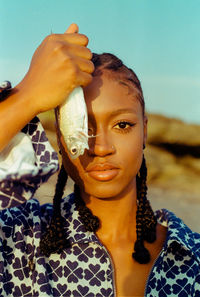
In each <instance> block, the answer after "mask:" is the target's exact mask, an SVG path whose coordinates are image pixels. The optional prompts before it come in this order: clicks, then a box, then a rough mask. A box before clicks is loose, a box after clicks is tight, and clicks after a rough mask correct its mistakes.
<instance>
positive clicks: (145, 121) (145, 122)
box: [143, 115, 148, 148]
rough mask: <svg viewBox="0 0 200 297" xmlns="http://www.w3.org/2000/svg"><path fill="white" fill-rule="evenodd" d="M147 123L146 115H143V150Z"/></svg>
mask: <svg viewBox="0 0 200 297" xmlns="http://www.w3.org/2000/svg"><path fill="white" fill-rule="evenodd" d="M147 123H148V118H147V116H146V115H144V120H143V126H144V136H143V147H144V148H145V146H146V142H147Z"/></svg>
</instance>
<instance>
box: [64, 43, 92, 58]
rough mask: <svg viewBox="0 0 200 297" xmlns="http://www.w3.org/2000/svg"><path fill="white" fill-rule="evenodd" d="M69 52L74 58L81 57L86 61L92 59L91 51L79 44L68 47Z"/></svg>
mask: <svg viewBox="0 0 200 297" xmlns="http://www.w3.org/2000/svg"><path fill="white" fill-rule="evenodd" d="M67 50H68V52H70V53H71V54H72V55H74V56H77V57H81V58H83V59H86V60H91V59H92V53H91V51H90V50H89V49H88V48H87V47H85V46H80V45H77V44H70V46H68V49H67Z"/></svg>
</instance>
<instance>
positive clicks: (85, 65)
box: [76, 57, 94, 73]
mask: <svg viewBox="0 0 200 297" xmlns="http://www.w3.org/2000/svg"><path fill="white" fill-rule="evenodd" d="M76 64H77V65H78V67H79V69H80V70H81V71H83V72H87V73H92V72H93V71H94V64H93V63H92V62H91V61H88V60H85V59H83V58H80V57H77V58H76Z"/></svg>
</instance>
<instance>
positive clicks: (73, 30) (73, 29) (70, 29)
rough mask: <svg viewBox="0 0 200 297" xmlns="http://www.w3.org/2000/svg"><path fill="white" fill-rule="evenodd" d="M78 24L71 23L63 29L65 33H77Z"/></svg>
mask: <svg viewBox="0 0 200 297" xmlns="http://www.w3.org/2000/svg"><path fill="white" fill-rule="evenodd" d="M78 30H79V28H78V25H77V24H71V25H70V26H69V27H68V29H67V30H66V31H65V33H78Z"/></svg>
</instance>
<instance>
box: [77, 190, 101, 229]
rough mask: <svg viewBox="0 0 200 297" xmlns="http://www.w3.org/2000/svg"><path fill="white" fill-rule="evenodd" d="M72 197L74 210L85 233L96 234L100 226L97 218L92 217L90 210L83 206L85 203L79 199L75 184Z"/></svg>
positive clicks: (78, 191) (79, 195)
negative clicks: (73, 197) (77, 213)
mask: <svg viewBox="0 0 200 297" xmlns="http://www.w3.org/2000/svg"><path fill="white" fill-rule="evenodd" d="M74 196H75V204H76V208H77V210H78V212H79V215H80V217H81V221H82V223H83V225H84V226H85V229H86V231H91V232H96V231H97V230H98V229H99V226H100V221H99V218H98V217H96V216H94V215H93V214H92V212H91V210H90V209H89V208H88V207H87V206H86V205H85V202H84V201H83V199H82V198H81V194H80V189H79V187H78V185H76V184H75V185H74Z"/></svg>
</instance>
